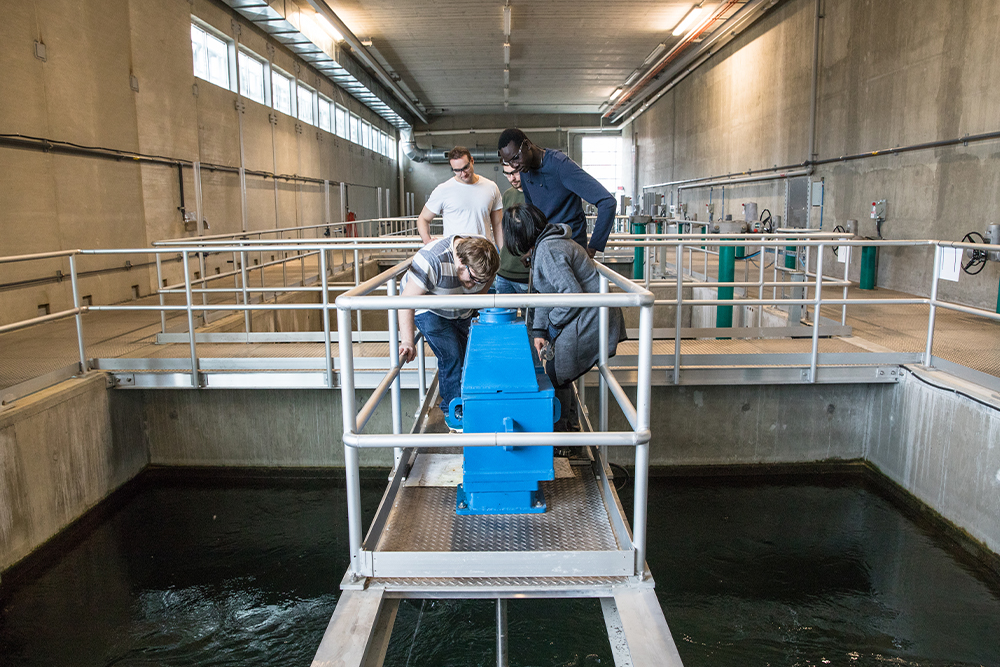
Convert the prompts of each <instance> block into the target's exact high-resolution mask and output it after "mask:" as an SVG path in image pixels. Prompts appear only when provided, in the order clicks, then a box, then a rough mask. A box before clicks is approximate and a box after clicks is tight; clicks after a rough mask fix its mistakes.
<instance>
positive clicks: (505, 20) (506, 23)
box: [503, 5, 510, 37]
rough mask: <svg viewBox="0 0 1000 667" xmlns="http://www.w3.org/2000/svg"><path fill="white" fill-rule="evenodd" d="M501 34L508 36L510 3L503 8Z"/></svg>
mask: <svg viewBox="0 0 1000 667" xmlns="http://www.w3.org/2000/svg"><path fill="white" fill-rule="evenodd" d="M503 34H504V37H510V5H507V6H505V7H504V8H503Z"/></svg>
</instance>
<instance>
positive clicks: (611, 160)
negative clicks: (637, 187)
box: [580, 136, 622, 196]
mask: <svg viewBox="0 0 1000 667" xmlns="http://www.w3.org/2000/svg"><path fill="white" fill-rule="evenodd" d="M621 146H622V143H621V137H590V136H588V137H584V138H583V145H582V149H583V150H582V155H581V160H580V166H581V167H583V169H584V171H586V172H587V173H588V174H590V175H591V176H593V177H594V178H595V179H597V180H598V182H600V184H601V185H603V186H604V187H605V188H607V190H608V192H610V193H611V194H612V195H615V196H617V190H618V186H619V185H620V184H621V182H620V178H621V169H622V155H621Z"/></svg>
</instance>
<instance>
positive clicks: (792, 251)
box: [785, 245, 799, 269]
mask: <svg viewBox="0 0 1000 667" xmlns="http://www.w3.org/2000/svg"><path fill="white" fill-rule="evenodd" d="M798 257H799V249H798V248H796V247H795V246H793V245H790V246H785V268H786V269H796V268H798V267H797V266H796V265H795V260H797V259H798Z"/></svg>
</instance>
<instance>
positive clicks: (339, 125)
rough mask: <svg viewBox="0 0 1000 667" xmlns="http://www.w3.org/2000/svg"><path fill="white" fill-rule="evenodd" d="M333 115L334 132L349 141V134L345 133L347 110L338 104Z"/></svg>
mask: <svg viewBox="0 0 1000 667" xmlns="http://www.w3.org/2000/svg"><path fill="white" fill-rule="evenodd" d="M334 113H335V116H336V117H335V118H334V120H335V121H336V127H335V130H336V132H337V136H338V137H343V138H344V139H349V138H350V134H349V133H348V131H347V109H345V108H344V107H342V106H340V105H339V104H338V105H337V107H336V109H335V111H334Z"/></svg>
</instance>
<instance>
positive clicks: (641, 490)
mask: <svg viewBox="0 0 1000 667" xmlns="http://www.w3.org/2000/svg"><path fill="white" fill-rule="evenodd" d="M638 364H639V368H638V378H637V380H638V381H637V384H636V389H635V412H636V424H635V426H636V429H635V430H636V431H637V432H640V433H643V432H645V433H648V432H649V430H650V417H649V415H650V405H651V402H652V401H651V399H652V372H653V304H649V305H647V306H642V307H641V308H640V309H639V359H638ZM648 488H649V442H645V443H643V444H640V445H636V448H635V502H634V506H633V508H632V519H633V523H632V543H633V544H634V545H635V561H636V562H635V567H636V574H637V575H638V576H639V577H642V576H643V573H644V572H645V567H646V506H647V494H648Z"/></svg>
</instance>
